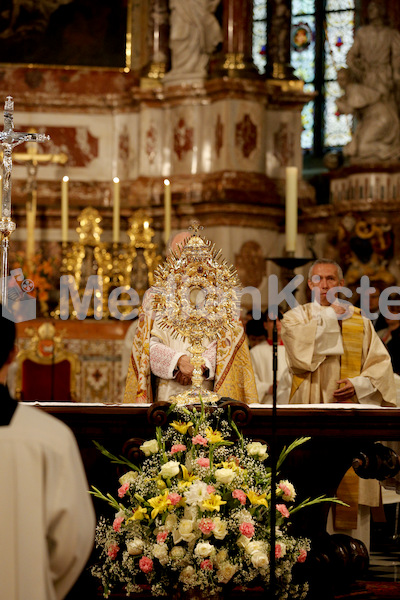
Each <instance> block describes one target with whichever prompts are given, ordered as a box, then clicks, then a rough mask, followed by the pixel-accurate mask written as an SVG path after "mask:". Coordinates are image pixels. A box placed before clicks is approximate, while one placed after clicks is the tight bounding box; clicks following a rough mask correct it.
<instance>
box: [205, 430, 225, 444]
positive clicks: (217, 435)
mask: <svg viewBox="0 0 400 600" xmlns="http://www.w3.org/2000/svg"><path fill="white" fill-rule="evenodd" d="M206 438H207V439H208V441H209V442H210V444H216V443H217V442H223V441H224V438H223V437H222V433H221V432H220V431H213V430H212V429H211V427H207V429H206Z"/></svg>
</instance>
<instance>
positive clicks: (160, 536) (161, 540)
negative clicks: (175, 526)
mask: <svg viewBox="0 0 400 600" xmlns="http://www.w3.org/2000/svg"><path fill="white" fill-rule="evenodd" d="M167 537H168V531H160V533H157V543H158V544H163V543H164V542H165V540H166V539H167Z"/></svg>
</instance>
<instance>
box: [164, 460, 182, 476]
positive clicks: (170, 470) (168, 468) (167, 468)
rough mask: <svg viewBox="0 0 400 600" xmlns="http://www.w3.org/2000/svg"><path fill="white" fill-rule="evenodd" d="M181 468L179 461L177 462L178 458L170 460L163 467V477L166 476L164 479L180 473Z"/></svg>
mask: <svg viewBox="0 0 400 600" xmlns="http://www.w3.org/2000/svg"><path fill="white" fill-rule="evenodd" d="M179 469H180V466H179V463H178V462H176V460H170V461H168V462H166V463H165V464H164V465H163V466H162V467H161V471H160V474H161V477H164V479H170V478H171V477H175V475H178V473H179Z"/></svg>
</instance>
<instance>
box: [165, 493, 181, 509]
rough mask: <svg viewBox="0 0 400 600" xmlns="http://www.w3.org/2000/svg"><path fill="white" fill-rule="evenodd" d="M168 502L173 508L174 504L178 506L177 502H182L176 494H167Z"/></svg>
mask: <svg viewBox="0 0 400 600" xmlns="http://www.w3.org/2000/svg"><path fill="white" fill-rule="evenodd" d="M168 500H169V501H170V502H171V504H172V505H173V506H175V505H176V504H179V502H180V501H181V500H182V496H180V495H179V494H177V493H176V492H171V494H168Z"/></svg>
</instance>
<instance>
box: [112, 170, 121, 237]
mask: <svg viewBox="0 0 400 600" xmlns="http://www.w3.org/2000/svg"><path fill="white" fill-rule="evenodd" d="M113 183H114V199H113V242H114V243H115V244H118V242H119V229H120V223H119V221H120V189H119V179H118V177H114V179H113Z"/></svg>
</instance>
